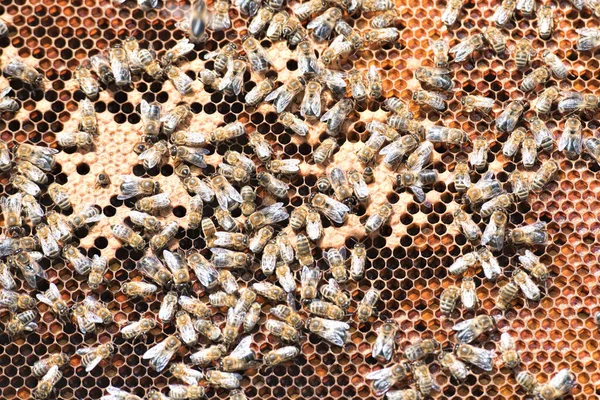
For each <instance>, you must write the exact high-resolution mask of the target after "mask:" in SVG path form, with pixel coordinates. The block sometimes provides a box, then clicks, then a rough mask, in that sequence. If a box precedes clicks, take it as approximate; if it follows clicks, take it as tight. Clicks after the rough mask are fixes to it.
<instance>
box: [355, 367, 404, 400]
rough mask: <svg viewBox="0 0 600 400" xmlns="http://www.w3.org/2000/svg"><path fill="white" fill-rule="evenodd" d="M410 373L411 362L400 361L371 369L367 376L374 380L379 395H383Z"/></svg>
mask: <svg viewBox="0 0 600 400" xmlns="http://www.w3.org/2000/svg"><path fill="white" fill-rule="evenodd" d="M409 373H410V364H408V363H407V362H404V361H402V362H400V363H398V364H395V365H393V366H391V367H387V368H383V369H379V370H377V371H371V372H369V373H368V374H367V375H365V378H366V379H368V380H372V381H373V389H374V390H375V394H376V395H377V396H381V395H383V394H385V393H386V392H388V390H390V388H391V387H392V386H394V385H395V384H396V383H397V382H399V381H401V380H402V379H405V378H406V377H408V375H409Z"/></svg>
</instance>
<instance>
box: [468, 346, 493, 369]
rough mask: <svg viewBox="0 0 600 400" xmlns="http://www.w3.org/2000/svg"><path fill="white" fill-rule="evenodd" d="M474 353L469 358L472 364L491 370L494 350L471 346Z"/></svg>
mask: <svg viewBox="0 0 600 400" xmlns="http://www.w3.org/2000/svg"><path fill="white" fill-rule="evenodd" d="M473 349H474V351H475V355H474V356H473V358H471V359H470V360H469V362H470V363H472V364H473V365H476V366H478V367H479V368H481V369H482V370H484V371H491V370H492V368H493V366H494V356H495V354H494V352H493V351H488V350H485V349H479V348H477V347H474V348H473Z"/></svg>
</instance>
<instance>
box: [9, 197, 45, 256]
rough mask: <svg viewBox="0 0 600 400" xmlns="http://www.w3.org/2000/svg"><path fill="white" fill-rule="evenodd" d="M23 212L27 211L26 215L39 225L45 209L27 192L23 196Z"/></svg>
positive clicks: (34, 223)
mask: <svg viewBox="0 0 600 400" xmlns="http://www.w3.org/2000/svg"><path fill="white" fill-rule="evenodd" d="M23 212H24V213H25V217H26V218H27V219H29V221H30V222H31V223H32V224H33V225H38V224H39V223H40V222H41V221H42V218H43V217H44V210H43V209H42V207H41V206H40V204H39V203H38V202H37V200H36V199H35V198H34V197H33V196H32V195H30V194H25V195H24V196H23ZM0 247H2V246H0Z"/></svg>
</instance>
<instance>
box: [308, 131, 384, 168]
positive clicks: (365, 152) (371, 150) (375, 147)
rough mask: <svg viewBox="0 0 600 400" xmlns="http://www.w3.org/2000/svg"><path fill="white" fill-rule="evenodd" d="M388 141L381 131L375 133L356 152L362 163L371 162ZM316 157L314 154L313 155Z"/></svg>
mask: <svg viewBox="0 0 600 400" xmlns="http://www.w3.org/2000/svg"><path fill="white" fill-rule="evenodd" d="M385 141H386V137H385V135H383V134H382V133H380V132H376V133H373V134H372V135H371V136H370V137H369V138H368V139H367V141H366V142H365V144H364V146H363V147H362V148H361V149H360V150H358V151H357V152H356V154H357V155H358V160H359V161H360V162H361V163H362V164H369V163H370V162H371V161H373V159H374V158H375V156H376V155H377V152H378V151H379V149H381V147H382V146H383V144H384V143H385ZM313 157H314V156H313Z"/></svg>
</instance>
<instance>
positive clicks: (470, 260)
mask: <svg viewBox="0 0 600 400" xmlns="http://www.w3.org/2000/svg"><path fill="white" fill-rule="evenodd" d="M475 264H477V255H476V253H475V252H471V253H467V254H464V255H462V256H461V257H458V258H457V259H456V260H454V262H453V263H452V265H450V267H449V268H448V272H449V273H450V274H451V275H462V274H463V273H464V272H465V271H467V270H468V269H469V268H471V267H473V266H475Z"/></svg>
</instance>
